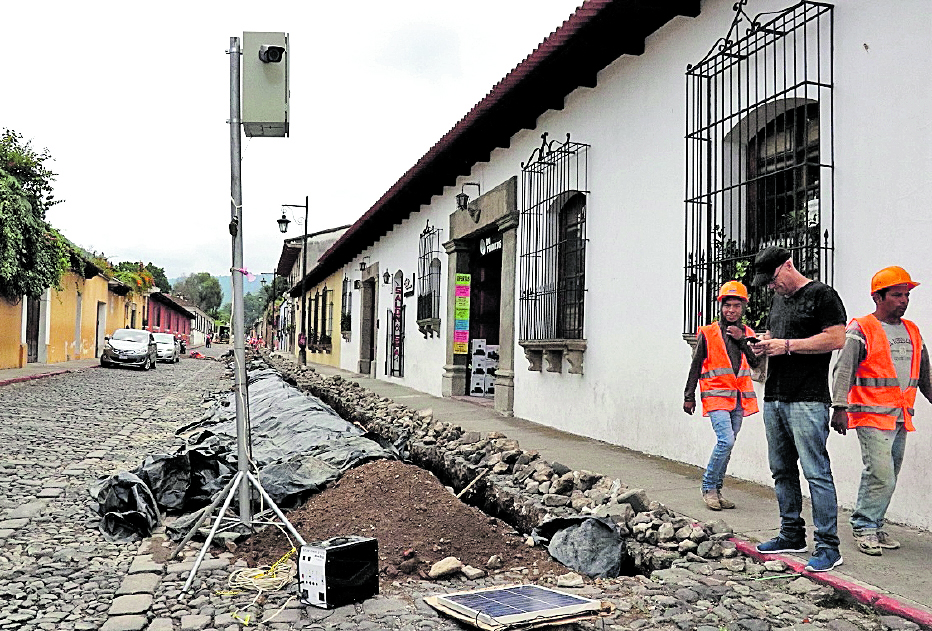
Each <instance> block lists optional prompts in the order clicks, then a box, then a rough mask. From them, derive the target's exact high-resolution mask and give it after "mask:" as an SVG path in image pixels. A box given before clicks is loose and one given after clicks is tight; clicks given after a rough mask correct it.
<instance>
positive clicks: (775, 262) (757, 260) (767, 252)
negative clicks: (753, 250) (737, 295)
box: [751, 245, 791, 287]
mask: <svg viewBox="0 0 932 631" xmlns="http://www.w3.org/2000/svg"><path fill="white" fill-rule="evenodd" d="M790 256H791V255H790V251H789V250H787V249H786V248H781V247H780V246H778V245H772V246H770V247H769V248H764V249H763V250H761V251H760V252H758V253H757V256H756V257H754V272H755V274H754V280H752V281H751V284H752V285H754V286H755V287H760V286H761V285H767V284H769V283H770V281H771V280H773V273H774V272H775V271H776V270H777V268H778V267H780V266H781V265H783V264H784V263H786V262H787V261H788V260H790Z"/></svg>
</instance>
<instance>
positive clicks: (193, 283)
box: [172, 272, 223, 316]
mask: <svg viewBox="0 0 932 631" xmlns="http://www.w3.org/2000/svg"><path fill="white" fill-rule="evenodd" d="M172 291H174V293H175V294H177V295H179V296H183V297H184V298H186V299H187V300H190V301H191V302H193V303H194V304H196V305H197V306H198V307H199V308H200V309H201V310H202V311H203V312H204V313H207V314H209V315H211V316H215V315H216V313H217V309H218V308H219V307H220V303H221V302H222V301H223V292H222V291H221V289H220V281H219V280H217V279H216V278H215V277H213V276H211V275H210V274H209V273H207V272H198V273H197V274H191V275H190V276H185V277H184V278H182V279H181V280H180V281H178V282H177V283H175V286H174V287H172Z"/></svg>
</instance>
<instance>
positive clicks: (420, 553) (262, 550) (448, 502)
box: [236, 460, 569, 585]
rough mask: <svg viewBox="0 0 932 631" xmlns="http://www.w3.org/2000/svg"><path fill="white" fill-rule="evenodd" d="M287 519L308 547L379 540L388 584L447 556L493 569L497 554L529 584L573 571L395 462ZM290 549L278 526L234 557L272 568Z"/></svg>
mask: <svg viewBox="0 0 932 631" xmlns="http://www.w3.org/2000/svg"><path fill="white" fill-rule="evenodd" d="M287 516H288V520H289V521H290V522H291V523H292V524H293V525H294V527H295V529H296V530H297V531H298V532H300V533H301V536H302V537H304V538H305V539H306V540H307V541H308V542H313V541H321V540H323V539H328V538H330V537H335V536H341V535H343V536H345V535H359V536H365V537H375V538H376V539H378V542H379V572H380V578H381V580H382V583H383V585H385V584H386V583H389V582H391V581H392V580H398V579H399V578H404V575H405V574H408V575H413V576H419V577H421V578H426V577H427V571H428V570H429V569H430V566H431V565H432V564H433V563H435V562H437V561H439V560H440V559H442V558H444V557H448V556H454V557H456V558H458V559H459V560H460V561H462V562H463V563H464V564H466V565H472V566H473V567H476V568H480V569H487V567H486V565H487V563H488V561H489V559H490V558H491V557H493V556H495V555H497V556H499V557H500V558H501V560H502V566H501V567H502V569H503V570H505V571H508V570H513V569H514V568H527V570H528V574H527V575H525V576H524V580H529V581H537V580H540V579H542V578H543V577H545V576H548V575H549V576H558V575H560V574H565V573H567V572H568V571H569V570H568V569H567V568H566V567H564V566H563V565H561V564H560V563H557V562H556V561H554V560H553V559H552V558H551V557H550V555H549V554H548V553H547V551H546V550H545V549H542V548H539V547H529V546H527V545H525V543H524V537H522V536H521V535H519V534H518V533H516V532H515V531H514V529H512V528H511V527H510V526H509V525H508V524H506V523H504V522H502V521H500V520H498V519H495V518H492V517H489V516H488V515H486V514H484V513H482V512H481V511H480V510H478V509H476V508H473V507H471V506H468V505H466V504H464V503H462V502H461V501H460V500H458V499H456V498H455V497H454V496H453V495H452V494H451V493H450V491H448V490H447V489H446V488H445V487H444V486H443V485H442V484H441V483H440V481H439V480H437V478H436V477H434V476H433V475H432V474H431V473H430V472H428V471H425V470H423V469H419V468H418V467H415V466H414V465H409V464H404V463H402V462H397V461H389V460H378V461H374V462H370V463H368V464H365V465H363V466H361V467H358V468H356V469H353V470H351V471H348V472H347V473H346V474H344V475H343V477H342V478H341V479H340V480H338V481H337V482H336V483H334V484H333V485H331V486H330V487H328V488H327V489H325V490H324V491H322V492H321V493H318V494H316V495H314V496H312V497H311V498H310V500H308V502H307V503H306V504H305V505H304V506H302V507H300V508H298V509H296V510H294V511H291V512H290V513H288V515H287ZM289 547H290V544H289V542H288V540H287V538H286V537H285V536H284V534H282V532H281V531H280V530H279V529H277V528H267V529H266V530H264V531H263V532H261V533H259V534H257V535H255V536H253V537H251V538H250V539H249V540H248V541H246V542H245V543H243V544H241V545H240V546H239V547H238V548H237V549H236V556H237V557H239V558H242V559H245V560H246V561H247V562H248V563H249V565H250V566H253V567H255V566H259V565H270V564H271V563H274V562H275V561H276V560H277V559H278V558H280V557H281V556H282V555H283V554H284V553H285V552H287V551H288V549H289ZM487 571H490V573H491V570H487Z"/></svg>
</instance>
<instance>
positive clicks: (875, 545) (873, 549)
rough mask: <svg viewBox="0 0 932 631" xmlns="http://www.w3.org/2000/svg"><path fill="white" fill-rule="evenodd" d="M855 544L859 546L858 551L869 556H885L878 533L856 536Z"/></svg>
mask: <svg viewBox="0 0 932 631" xmlns="http://www.w3.org/2000/svg"><path fill="white" fill-rule="evenodd" d="M854 542H855V543H856V544H857V546H858V550H860V551H861V552H863V553H864V554H869V555H871V556H872V557H879V556H880V555H881V554H883V549H882V548H881V547H880V539H879V538H878V537H877V533H876V532H869V533H866V534H863V535H854Z"/></svg>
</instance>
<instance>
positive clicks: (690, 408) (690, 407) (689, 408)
mask: <svg viewBox="0 0 932 631" xmlns="http://www.w3.org/2000/svg"><path fill="white" fill-rule="evenodd" d="M683 411H684V412H686V413H687V414H690V415H692V413H693V412H695V411H696V402H695V401H683Z"/></svg>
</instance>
